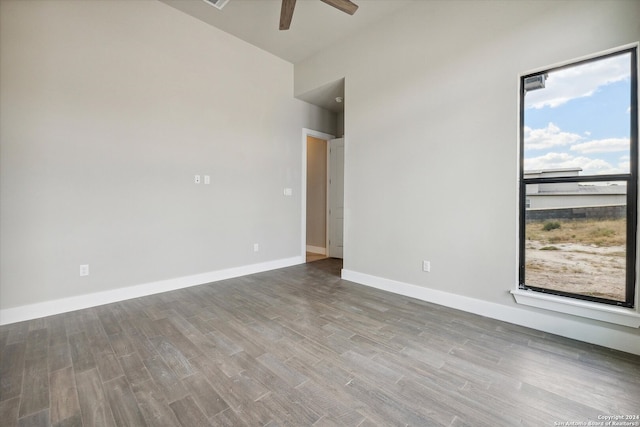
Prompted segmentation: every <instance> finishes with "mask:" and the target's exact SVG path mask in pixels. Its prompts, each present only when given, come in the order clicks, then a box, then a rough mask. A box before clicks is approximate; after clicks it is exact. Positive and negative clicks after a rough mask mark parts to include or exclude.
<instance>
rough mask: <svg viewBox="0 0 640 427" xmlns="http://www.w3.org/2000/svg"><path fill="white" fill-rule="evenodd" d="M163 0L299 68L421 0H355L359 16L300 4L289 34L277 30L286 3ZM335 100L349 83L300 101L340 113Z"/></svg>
mask: <svg viewBox="0 0 640 427" xmlns="http://www.w3.org/2000/svg"><path fill="white" fill-rule="evenodd" d="M160 1H162V2H164V3H166V4H168V5H170V6H172V7H174V8H175V9H178V10H180V11H182V12H184V13H187V14H189V15H191V16H193V17H194V18H197V19H199V20H201V21H203V22H206V23H207V24H210V25H213V26H214V27H217V28H219V29H221V30H223V31H225V32H227V33H229V34H232V35H234V36H236V37H238V38H240V39H242V40H244V41H246V42H248V43H250V44H252V45H254V46H257V47H259V48H261V49H264V50H266V51H267V52H270V53H272V54H274V55H276V56H278V57H280V58H282V59H284V60H286V61H289V62H291V63H294V64H295V63H296V62H299V61H302V60H304V59H305V58H307V57H309V56H312V55H313V54H315V53H317V52H319V51H321V50H323V49H326V48H328V47H330V46H332V45H334V44H336V43H338V42H339V41H340V40H343V39H347V38H349V37H352V36H353V35H355V34H356V33H358V32H359V31H361V30H363V29H365V28H367V27H371V26H374V25H376V23H378V22H380V21H382V20H384V19H385V18H387V17H388V16H389V15H391V14H393V13H395V12H396V11H398V10H399V9H401V8H403V7H405V6H407V5H408V4H410V3H413V2H415V1H419V0H353V1H354V3H356V4H357V5H358V6H359V8H358V10H357V11H356V13H355V14H354V15H348V14H346V13H344V12H341V11H339V10H338V9H335V8H334V7H332V6H329V5H328V4H325V3H323V2H322V1H320V0H298V1H297V3H296V7H295V11H294V14H293V20H292V23H291V28H290V29H289V30H287V31H280V30H279V29H278V25H279V22H280V4H281V0H230V1H229V3H227V5H226V6H225V7H224V8H223V9H222V10H218V9H217V8H215V7H213V6H211V5H209V4H207V3H206V2H204V1H203V0H160ZM340 90H341V92H340ZM336 96H344V81H338V82H334V83H332V84H330V85H327V87H325V88H324V89H323V88H318V89H317V90H314V91H312V92H310V93H309V94H305V95H304V96H302V97H301V98H302V99H303V100H304V101H307V102H310V103H312V104H315V105H319V106H321V107H323V108H327V109H329V110H331V111H334V112H340V111H342V110H343V106H344V103H343V104H338V103H336V102H335V97H336Z"/></svg>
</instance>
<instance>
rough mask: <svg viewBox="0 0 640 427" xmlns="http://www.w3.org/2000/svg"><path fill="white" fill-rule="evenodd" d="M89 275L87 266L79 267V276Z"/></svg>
mask: <svg viewBox="0 0 640 427" xmlns="http://www.w3.org/2000/svg"><path fill="white" fill-rule="evenodd" d="M88 275H89V264H82V265H80V276H88Z"/></svg>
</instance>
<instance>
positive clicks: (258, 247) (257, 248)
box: [253, 243, 260, 252]
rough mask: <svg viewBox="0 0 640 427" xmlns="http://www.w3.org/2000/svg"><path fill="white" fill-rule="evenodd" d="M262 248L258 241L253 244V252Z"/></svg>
mask: <svg viewBox="0 0 640 427" xmlns="http://www.w3.org/2000/svg"><path fill="white" fill-rule="evenodd" d="M259 250H260V245H259V244H257V243H254V244H253V252H258V251H259Z"/></svg>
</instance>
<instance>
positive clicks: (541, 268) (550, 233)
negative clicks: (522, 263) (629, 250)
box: [525, 220, 626, 301]
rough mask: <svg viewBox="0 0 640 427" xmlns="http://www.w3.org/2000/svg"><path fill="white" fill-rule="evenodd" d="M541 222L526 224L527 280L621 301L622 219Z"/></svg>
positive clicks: (530, 282)
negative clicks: (556, 225)
mask: <svg viewBox="0 0 640 427" xmlns="http://www.w3.org/2000/svg"><path fill="white" fill-rule="evenodd" d="M547 223H548V222H547ZM545 224H546V223H539V222H537V223H531V224H528V225H527V232H526V233H527V240H526V245H525V260H526V272H525V281H526V284H527V285H529V286H535V287H540V288H544V289H552V290H558V291H563V292H572V293H577V294H582V295H589V296H594V297H599V298H607V299H613V300H617V301H624V299H625V280H626V270H625V269H626V252H625V251H626V247H625V245H624V244H620V243H622V242H624V241H625V239H626V223H625V221H624V220H617V221H597V222H596V221H567V222H556V224H558V225H559V226H558V227H557V228H555V229H548V230H545ZM547 228H551V227H547Z"/></svg>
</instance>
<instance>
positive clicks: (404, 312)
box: [0, 259, 640, 427]
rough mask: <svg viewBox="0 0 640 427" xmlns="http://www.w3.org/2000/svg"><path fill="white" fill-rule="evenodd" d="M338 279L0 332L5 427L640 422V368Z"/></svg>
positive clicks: (312, 273)
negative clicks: (628, 418) (630, 418)
mask: <svg viewBox="0 0 640 427" xmlns="http://www.w3.org/2000/svg"><path fill="white" fill-rule="evenodd" d="M340 268H341V262H340V260H335V259H325V260H321V261H316V262H313V263H309V264H305V265H300V266H295V267H291V268H286V269H282V270H276V271H271V272H266V273H260V274H255V275H252V276H247V277H242V278H238V279H231V280H226V281H223V282H217V283H213V284H210V285H203V286H198V287H192V288H188V289H183V290H178V291H173V292H168V293H164V294H158V295H154V296H149V297H144V298H138V299H133V300H128V301H124V302H120V303H114V304H109V305H105V306H101V307H95V308H91V309H86V310H81V311H76V312H72V313H67V314H62V315H57V316H52V317H48V318H43V319H37V320H32V321H28V322H22V323H16V324H12V325H5V326H2V327H0V351H1V353H0V354H1V360H0V386H1V387H0V424H1V425H2V426H49V425H52V426H81V425H84V426H144V425H148V426H180V425H182V426H188V427H194V426H205V425H214V426H218V425H219V426H241V425H249V426H270V427H271V426H279V425H280V426H284V425H291V426H311V425H313V426H363V427H364V426H381V425H385V426H386V425H415V426H440V425H442V426H515V425H526V426H554V425H559V424H554V423H560V422H567V421H572V422H584V423H585V424H582V425H587V424H586V422H588V421H594V422H598V421H601V418H599V417H602V416H612V415H636V414H640V357H638V356H634V355H630V354H626V353H621V352H617V351H613V350H608V349H605V348H602V347H597V346H593V345H589V344H585V343H581V342H577V341H572V340H569V339H564V338H560V337H557V336H551V335H548V334H545V333H542V332H537V331H534V330H531V329H527V328H523V327H518V326H514V325H511V324H507V323H503V322H499V321H495V320H491V319H487V318H483V317H480V316H476V315H472V314H469V313H465V312H460V311H456V310H452V309H448V308H444V307H440V306H436V305H433V304H428V303H425V302H421V301H417V300H412V299H410V298H406V297H402V296H398V295H393V294H389V293H385V292H382V291H378V290H375V289H370V288H367V287H364V286H359V285H356V284H353V283H349V282H346V281H343V280H341V279H340V278H339V270H340ZM634 421H638V420H634ZM636 425H638V424H636Z"/></svg>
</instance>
